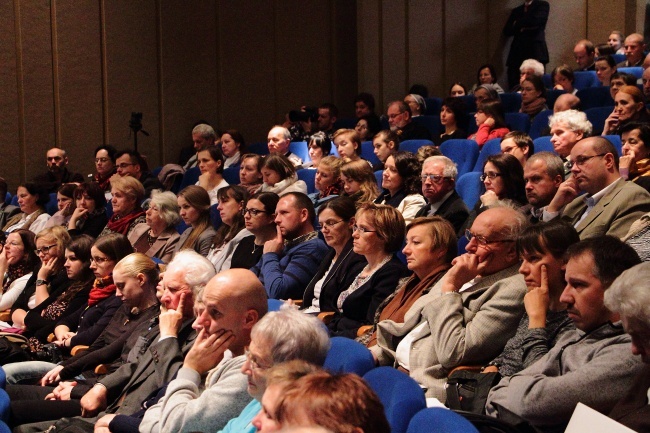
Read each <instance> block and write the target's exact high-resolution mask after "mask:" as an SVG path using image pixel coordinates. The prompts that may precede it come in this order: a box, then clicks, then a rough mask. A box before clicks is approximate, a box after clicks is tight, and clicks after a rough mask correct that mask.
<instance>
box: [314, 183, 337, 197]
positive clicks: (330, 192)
mask: <svg viewBox="0 0 650 433" xmlns="http://www.w3.org/2000/svg"><path fill="white" fill-rule="evenodd" d="M341 191H343V183H342V182H341V180H340V179H339V180H337V181H336V182H334V183H333V184H331V185H330V186H328V187H327V188H325V191H321V192H320V194H319V195H318V198H325V197H329V196H330V195H340V194H341Z"/></svg>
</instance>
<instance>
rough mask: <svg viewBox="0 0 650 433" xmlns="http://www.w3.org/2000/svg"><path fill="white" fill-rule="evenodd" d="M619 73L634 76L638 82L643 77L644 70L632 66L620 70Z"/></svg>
mask: <svg viewBox="0 0 650 433" xmlns="http://www.w3.org/2000/svg"><path fill="white" fill-rule="evenodd" d="M616 71H617V72H624V73H626V74H630V75H632V76H634V77H635V78H636V79H637V80H638V79H640V78H641V76H642V75H643V68H642V67H641V66H632V67H627V68H618V69H617V70H616Z"/></svg>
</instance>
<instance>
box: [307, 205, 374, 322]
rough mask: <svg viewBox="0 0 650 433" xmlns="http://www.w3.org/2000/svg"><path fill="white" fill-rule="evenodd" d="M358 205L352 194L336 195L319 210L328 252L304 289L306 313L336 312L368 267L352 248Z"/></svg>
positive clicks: (319, 221)
mask: <svg viewBox="0 0 650 433" xmlns="http://www.w3.org/2000/svg"><path fill="white" fill-rule="evenodd" d="M355 213H356V207H355V205H354V201H353V200H352V199H351V198H350V197H337V198H335V199H333V200H330V201H328V202H327V203H324V204H323V205H322V206H321V207H320V208H319V209H318V225H319V226H320V231H321V233H322V235H323V238H324V240H325V243H326V244H327V245H328V246H329V247H330V250H329V252H328V253H327V255H326V256H325V257H323V261H322V262H321V265H320V267H319V268H318V270H317V271H316V274H315V275H314V277H313V278H312V280H311V282H310V283H309V285H308V286H307V288H306V289H305V294H304V296H303V301H302V308H304V310H303V311H304V312H305V313H320V312H321V311H336V310H337V306H336V301H337V299H338V297H339V295H340V294H341V292H342V291H343V290H345V288H347V287H350V285H351V284H352V282H353V281H354V279H355V278H356V276H357V275H358V274H359V273H360V272H361V270H362V269H363V268H364V266H366V259H365V257H363V256H362V255H360V254H357V253H355V252H354V251H352V241H353V239H352V227H353V226H354V223H355V220H354V214H355Z"/></svg>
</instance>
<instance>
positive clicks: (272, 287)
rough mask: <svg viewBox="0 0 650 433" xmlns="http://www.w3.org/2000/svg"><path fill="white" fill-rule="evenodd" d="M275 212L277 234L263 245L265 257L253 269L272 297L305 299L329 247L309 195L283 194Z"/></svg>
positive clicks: (263, 255)
mask: <svg viewBox="0 0 650 433" xmlns="http://www.w3.org/2000/svg"><path fill="white" fill-rule="evenodd" d="M275 213H276V217H275V223H276V224H277V231H278V234H277V236H276V237H275V238H274V239H271V240H270V241H267V242H266V243H265V244H264V250H263V251H264V252H263V254H262V258H261V259H260V261H259V262H258V263H257V264H256V265H255V266H254V267H253V268H251V271H253V273H255V275H257V276H258V277H259V279H260V281H261V282H262V284H264V288H265V289H266V293H267V294H268V296H269V298H274V299H302V295H303V292H304V291H305V287H307V285H308V284H309V282H310V281H311V279H312V278H313V277H314V275H315V274H316V271H317V270H318V266H319V264H320V261H321V260H322V258H323V257H324V256H325V254H326V253H327V248H328V247H327V245H326V244H325V242H323V241H322V240H321V239H319V238H318V232H317V231H315V230H314V224H313V221H314V220H315V218H316V213H315V212H314V205H313V204H312V202H311V199H310V198H309V197H308V196H307V195H305V194H302V193H299V192H290V193H287V194H285V195H283V196H282V197H281V198H280V201H278V204H277V206H276V208H275Z"/></svg>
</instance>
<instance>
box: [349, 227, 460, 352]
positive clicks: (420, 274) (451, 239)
mask: <svg viewBox="0 0 650 433" xmlns="http://www.w3.org/2000/svg"><path fill="white" fill-rule="evenodd" d="M457 251H458V242H457V240H456V233H455V232H454V227H453V226H452V225H451V223H450V222H449V221H447V220H446V219H444V218H442V217H439V216H437V215H435V216H431V217H422V218H416V219H414V220H413V222H411V223H410V224H409V225H407V226H406V245H405V246H404V249H403V250H402V252H403V253H404V255H405V256H406V262H407V263H406V266H407V267H408V269H409V270H410V271H412V272H413V274H412V275H411V276H410V277H409V278H408V279H407V280H406V281H405V282H404V283H403V284H402V285H401V286H400V287H399V288H398V289H397V290H396V291H395V292H393V293H392V294H390V295H389V296H388V297H387V298H386V299H385V300H384V302H382V303H381V304H380V305H379V307H378V308H377V312H376V313H375V318H374V321H373V326H372V327H369V329H368V330H367V331H365V332H364V334H362V335H360V336H359V338H358V339H357V340H358V341H360V342H362V343H364V344H365V345H366V346H368V347H370V346H374V345H375V344H377V323H379V322H380V321H382V320H392V321H394V322H396V323H404V315H405V314H406V312H407V311H408V310H409V308H411V306H412V305H413V303H414V302H415V301H416V300H418V299H419V298H420V297H421V296H422V295H425V294H427V293H429V291H430V290H431V288H432V287H433V286H434V285H435V284H436V283H437V282H438V281H439V280H440V278H442V277H443V276H444V275H445V273H446V272H447V271H448V270H449V268H450V267H451V262H452V260H453V259H454V258H456V255H457Z"/></svg>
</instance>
